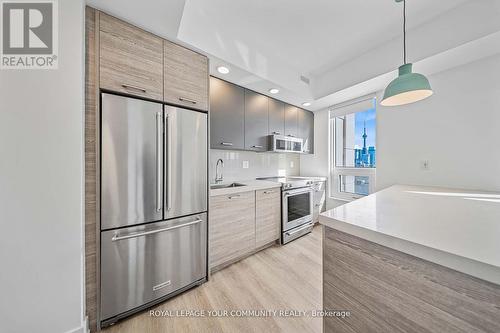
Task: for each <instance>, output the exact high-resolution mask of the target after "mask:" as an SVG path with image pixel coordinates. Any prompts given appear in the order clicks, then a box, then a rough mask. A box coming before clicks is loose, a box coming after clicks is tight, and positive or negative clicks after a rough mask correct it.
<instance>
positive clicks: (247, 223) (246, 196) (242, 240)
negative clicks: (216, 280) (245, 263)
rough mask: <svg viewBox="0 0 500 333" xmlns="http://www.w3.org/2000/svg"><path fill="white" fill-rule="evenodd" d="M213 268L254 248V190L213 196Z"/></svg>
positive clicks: (210, 227)
mask: <svg viewBox="0 0 500 333" xmlns="http://www.w3.org/2000/svg"><path fill="white" fill-rule="evenodd" d="M209 231H210V236H209V240H210V241H209V244H210V267H211V268H214V267H217V266H219V265H222V264H224V263H228V262H230V261H231V260H234V259H237V258H239V257H242V256H244V255H245V254H248V253H250V252H251V251H253V250H254V249H255V192H254V191H251V192H244V193H237V194H230V195H220V196H215V197H212V198H211V203H210V221H209Z"/></svg>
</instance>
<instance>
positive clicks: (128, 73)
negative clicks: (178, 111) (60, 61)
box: [99, 13, 163, 100]
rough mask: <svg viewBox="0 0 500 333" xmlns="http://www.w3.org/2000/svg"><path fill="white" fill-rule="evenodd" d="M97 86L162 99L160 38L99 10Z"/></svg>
mask: <svg viewBox="0 0 500 333" xmlns="http://www.w3.org/2000/svg"><path fill="white" fill-rule="evenodd" d="M99 38H100V46H99V47H100V55H99V62H100V74H99V80H100V87H101V88H103V89H108V90H112V91H116V92H121V93H126V94H131V95H137V96H142V97H147V98H152V99H155V100H163V40H162V39H161V38H159V37H156V36H154V35H152V34H150V33H148V32H146V31H143V30H141V29H139V28H136V27H134V26H132V25H130V24H128V23H126V22H123V21H121V20H118V19H116V18H114V17H112V16H109V15H107V14H104V13H100V31H99Z"/></svg>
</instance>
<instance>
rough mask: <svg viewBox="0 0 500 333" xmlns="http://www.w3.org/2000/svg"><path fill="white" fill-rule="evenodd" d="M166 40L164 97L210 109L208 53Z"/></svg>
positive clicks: (204, 109) (202, 108) (193, 106)
mask: <svg viewBox="0 0 500 333" xmlns="http://www.w3.org/2000/svg"><path fill="white" fill-rule="evenodd" d="M163 43H164V55H165V63H164V71H165V72H164V79H165V81H164V85H163V86H164V92H163V93H164V94H163V98H164V101H165V102H168V103H172V104H176V105H182V106H187V107H190V108H195V109H199V110H203V111H207V110H208V59H207V57H205V56H204V55H201V54H199V53H196V52H194V51H191V50H189V49H186V48H185V47H182V46H180V45H177V44H174V43H172V42H169V41H167V40H164V41H163Z"/></svg>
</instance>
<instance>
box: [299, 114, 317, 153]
mask: <svg viewBox="0 0 500 333" xmlns="http://www.w3.org/2000/svg"><path fill="white" fill-rule="evenodd" d="M298 128H299V138H301V139H303V140H304V145H303V146H302V152H304V153H307V154H313V153H314V114H313V113H312V112H311V111H307V110H303V109H299V110H298Z"/></svg>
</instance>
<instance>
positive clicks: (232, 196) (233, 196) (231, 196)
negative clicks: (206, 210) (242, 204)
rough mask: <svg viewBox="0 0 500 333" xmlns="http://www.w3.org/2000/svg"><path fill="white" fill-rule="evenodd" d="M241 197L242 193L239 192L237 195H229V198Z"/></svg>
mask: <svg viewBox="0 0 500 333" xmlns="http://www.w3.org/2000/svg"><path fill="white" fill-rule="evenodd" d="M239 197H240V195H239V194H236V195H230V196H228V197H227V198H228V199H234V198H239Z"/></svg>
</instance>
